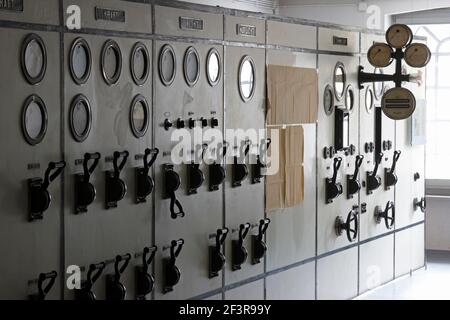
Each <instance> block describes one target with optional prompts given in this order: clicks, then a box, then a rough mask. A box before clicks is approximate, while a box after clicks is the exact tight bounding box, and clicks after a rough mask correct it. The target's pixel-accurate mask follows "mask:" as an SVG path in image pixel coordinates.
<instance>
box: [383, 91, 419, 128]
mask: <svg viewBox="0 0 450 320" xmlns="http://www.w3.org/2000/svg"><path fill="white" fill-rule="evenodd" d="M381 108H382V109H383V112H384V114H385V115H386V116H387V117H388V118H390V119H392V120H403V119H406V118H409V117H410V116H411V115H412V114H413V113H414V110H415V109H416V99H415V98H414V95H413V94H412V92H411V91H409V90H408V89H406V88H392V89H389V90H388V91H386V93H385V94H384V96H383V99H382V101H381Z"/></svg>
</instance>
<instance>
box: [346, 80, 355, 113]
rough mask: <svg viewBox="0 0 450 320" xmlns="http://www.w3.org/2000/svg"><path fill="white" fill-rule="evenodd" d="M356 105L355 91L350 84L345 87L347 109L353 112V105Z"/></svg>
mask: <svg viewBox="0 0 450 320" xmlns="http://www.w3.org/2000/svg"><path fill="white" fill-rule="evenodd" d="M354 106H355V91H354V90H353V87H352V86H351V85H350V84H349V85H348V86H347V88H345V109H347V111H349V112H351V111H353V107H354Z"/></svg>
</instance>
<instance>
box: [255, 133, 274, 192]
mask: <svg viewBox="0 0 450 320" xmlns="http://www.w3.org/2000/svg"><path fill="white" fill-rule="evenodd" d="M271 143H272V140H271V139H267V142H266V143H265V144H261V148H260V149H261V150H260V154H259V155H257V156H256V163H255V164H252V169H253V170H252V171H253V176H252V183H261V179H262V178H263V174H262V170H263V169H265V168H266V165H265V164H264V163H262V162H261V155H262V154H264V153H267V150H268V149H269V147H270V144H271ZM264 146H265V149H264Z"/></svg>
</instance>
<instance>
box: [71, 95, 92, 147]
mask: <svg viewBox="0 0 450 320" xmlns="http://www.w3.org/2000/svg"><path fill="white" fill-rule="evenodd" d="M69 125H70V131H71V133H72V137H73V138H74V139H75V141H77V142H83V141H84V140H86V139H87V137H88V136H89V132H90V131H91V126H92V111H91V105H90V103H89V100H88V99H87V98H86V97H85V96H84V95H82V94H79V95H77V96H76V97H75V98H74V99H73V101H72V104H71V105H70V110H69Z"/></svg>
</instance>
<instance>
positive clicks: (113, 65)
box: [101, 40, 122, 85]
mask: <svg viewBox="0 0 450 320" xmlns="http://www.w3.org/2000/svg"><path fill="white" fill-rule="evenodd" d="M101 67H102V74H103V78H104V79H105V82H106V83H107V84H108V85H113V84H116V83H117V81H119V78H120V74H121V73H122V52H121V51H120V47H119V45H118V44H117V42H115V41H114V40H108V41H106V43H105V44H104V45H103V49H102V57H101Z"/></svg>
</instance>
